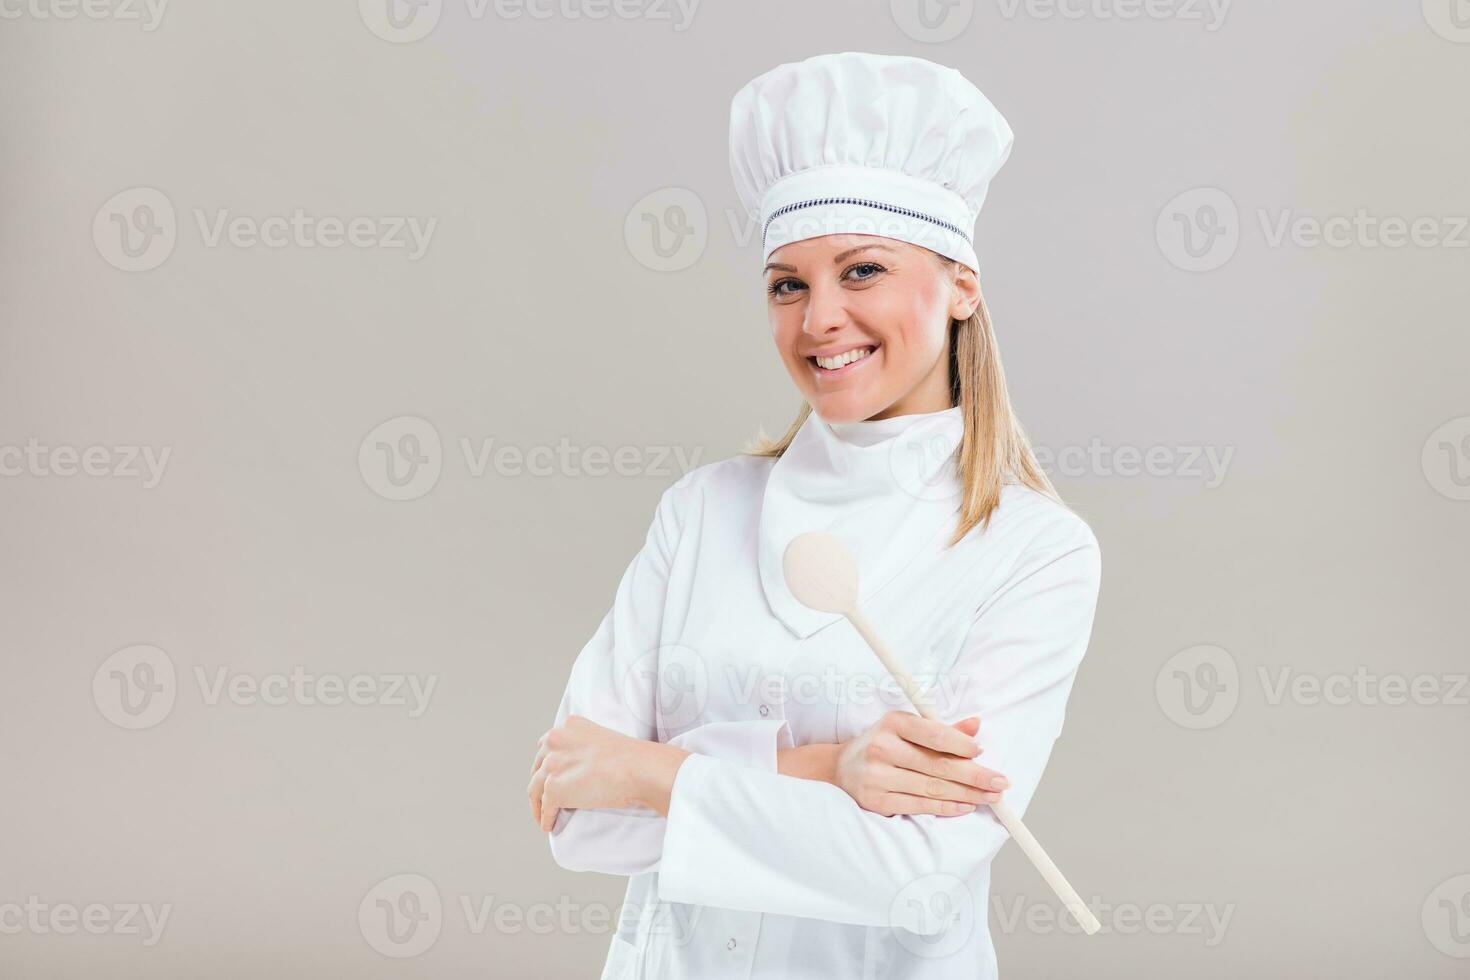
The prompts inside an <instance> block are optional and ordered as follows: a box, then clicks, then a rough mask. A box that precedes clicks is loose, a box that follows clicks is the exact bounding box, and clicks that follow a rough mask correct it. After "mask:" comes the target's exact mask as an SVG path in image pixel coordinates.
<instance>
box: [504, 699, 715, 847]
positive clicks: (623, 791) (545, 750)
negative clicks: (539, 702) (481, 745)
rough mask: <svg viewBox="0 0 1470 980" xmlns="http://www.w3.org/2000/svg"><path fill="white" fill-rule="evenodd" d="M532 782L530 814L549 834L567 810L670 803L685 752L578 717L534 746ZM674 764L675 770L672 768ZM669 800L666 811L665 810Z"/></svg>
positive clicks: (529, 793) (530, 788)
mask: <svg viewBox="0 0 1470 980" xmlns="http://www.w3.org/2000/svg"><path fill="white" fill-rule="evenodd" d="M536 746H537V748H536V761H535V762H534V763H533V764H532V769H531V784H530V786H528V787H527V789H526V793H527V795H528V796H529V797H530V800H531V816H532V817H534V818H535V820H536V822H537V823H538V824H540V826H541V829H542V830H544V831H546V832H547V833H550V832H551V829H552V827H554V826H556V816H557V814H558V813H560V812H561V810H563V809H568V810H572V809H576V808H577V807H588V808H593V807H625V806H631V805H633V804H638V803H648V804H650V805H653V806H654V807H655V809H658V808H659V807H658V804H657V802H656V801H657V800H658V799H659V797H660V796H662V797H663V798H664V799H665V801H666V800H667V790H668V786H669V785H670V784H672V782H673V773H674V772H675V771H677V769H678V763H680V762H683V761H684V760H683V757H684V756H685V755H687V754H688V753H686V752H684V751H683V750H682V749H675V748H673V747H671V746H667V745H662V744H660V743H658V742H646V741H644V740H642V739H637V738H630V737H629V736H627V735H623V734H621V733H619V732H615V731H613V730H611V729H609V728H603V727H602V726H601V725H599V724H597V723H596V722H593V721H588V720H587V719H586V718H583V717H581V716H580V715H571V716H569V717H568V718H567V720H566V721H565V722H563V723H562V724H561V725H559V726H558V727H556V728H553V729H551V730H550V731H548V732H547V733H546V734H544V735H542V736H541V738H540V739H538V740H537V743H536ZM671 766H672V768H670V767H671ZM667 806H668V804H667V802H664V804H663V809H664V810H667Z"/></svg>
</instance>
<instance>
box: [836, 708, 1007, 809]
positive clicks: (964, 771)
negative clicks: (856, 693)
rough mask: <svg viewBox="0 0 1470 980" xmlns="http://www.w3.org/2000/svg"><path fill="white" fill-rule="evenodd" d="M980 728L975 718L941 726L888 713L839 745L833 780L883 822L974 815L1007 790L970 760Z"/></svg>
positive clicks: (999, 777)
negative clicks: (915, 816) (924, 815)
mask: <svg viewBox="0 0 1470 980" xmlns="http://www.w3.org/2000/svg"><path fill="white" fill-rule="evenodd" d="M979 728H980V719H979V718H974V717H972V718H966V719H964V720H962V721H958V722H955V723H954V724H953V725H946V724H944V723H942V722H937V721H930V720H929V719H927V718H924V717H922V716H920V715H915V714H910V713H908V712H906V711H890V712H888V713H887V714H885V715H884V716H883V717H882V718H880V719H879V720H878V721H877V722H876V723H875V724H874V725H873V726H872V727H871V728H869V729H868V730H867V731H865V732H863V733H862V734H861V735H859V736H858V737H857V738H854V739H852V740H851V741H849V742H844V743H843V744H842V747H841V749H840V750H839V751H838V754H837V761H836V766H835V769H836V772H835V776H836V778H835V780H834V781H835V782H836V783H837V785H838V786H840V787H841V788H842V789H844V790H845V791H846V792H847V795H848V796H851V797H852V798H853V799H854V800H856V801H857V804H858V806H860V807H862V808H863V809H864V810H871V811H872V812H874V813H881V814H882V815H883V816H885V817H891V816H896V815H898V814H916V813H932V814H936V815H938V816H942V817H954V816H959V815H961V814H965V813H973V812H974V811H975V808H976V806H977V805H979V804H982V803H994V802H996V801H997V800H999V799H1000V798H1001V792H1002V791H1004V790H1005V788H1006V787H1007V786H1008V785H1009V783H1008V782H1006V779H1005V777H1004V776H1002V775H1001V774H1000V773H998V772H995V771H994V770H992V769H987V768H985V767H984V766H981V765H978V764H976V763H975V762H973V761H971V760H972V759H973V758H974V757H975V756H977V755H979V754H980V753H981V752H982V751H983V750H982V749H981V748H980V746H979V744H978V743H976V742H975V739H974V736H975V733H976V732H977V731H979ZM997 780H998V781H999V782H998V783H997Z"/></svg>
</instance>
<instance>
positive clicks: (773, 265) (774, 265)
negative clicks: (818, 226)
mask: <svg viewBox="0 0 1470 980" xmlns="http://www.w3.org/2000/svg"><path fill="white" fill-rule="evenodd" d="M870 248H881V249H882V250H883V251H885V252H892V251H893V249H891V248H889V247H888V246H887V245H882V244H880V243H878V242H872V243H870V244H868V245H859V246H858V247H857V248H850V249H848V250H847V251H845V252H840V253H838V254H837V255H834V256H832V262H833V264H836V263H838V262H842V261H844V260H845V259H847V258H849V257H851V256H853V255H856V254H857V253H859V252H864V251H867V250H868V249H870ZM772 269H776V270H778V271H780V272H795V271H796V266H794V265H785V264H783V263H780V262H768V263H766V267H765V268H764V269H762V270H761V275H765V274H766V273H767V272H770V271H771V270H772Z"/></svg>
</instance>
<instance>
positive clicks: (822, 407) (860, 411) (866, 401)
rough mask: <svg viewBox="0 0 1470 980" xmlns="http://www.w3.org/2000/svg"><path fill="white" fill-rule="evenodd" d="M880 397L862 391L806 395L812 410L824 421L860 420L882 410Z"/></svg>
mask: <svg viewBox="0 0 1470 980" xmlns="http://www.w3.org/2000/svg"><path fill="white" fill-rule="evenodd" d="M879 402H880V399H877V398H873V397H871V396H869V397H864V395H863V393H862V392H845V391H844V392H825V393H823V394H815V393H813V394H811V395H808V396H807V403H808V404H810V405H811V407H812V411H813V412H816V413H817V415H818V416H819V417H820V418H821V419H822V421H824V422H860V421H862V420H863V419H866V418H868V417H870V416H873V415H877V414H878V413H879V412H881V411H883V405H881V404H879Z"/></svg>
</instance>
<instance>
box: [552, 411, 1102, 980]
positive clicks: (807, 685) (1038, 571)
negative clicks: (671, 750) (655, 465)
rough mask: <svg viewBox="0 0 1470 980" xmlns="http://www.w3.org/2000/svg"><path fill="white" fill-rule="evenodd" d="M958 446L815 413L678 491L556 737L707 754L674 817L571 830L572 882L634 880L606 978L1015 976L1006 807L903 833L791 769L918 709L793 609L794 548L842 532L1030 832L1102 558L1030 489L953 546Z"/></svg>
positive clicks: (612, 820)
mask: <svg viewBox="0 0 1470 980" xmlns="http://www.w3.org/2000/svg"><path fill="white" fill-rule="evenodd" d="M962 435H963V422H962V419H961V416H960V409H959V408H958V407H956V408H951V409H947V410H945V411H941V412H932V413H925V414H918V415H904V416H897V417H894V418H890V419H881V420H875V421H857V422H839V423H828V422H825V421H823V420H822V419H821V418H820V417H818V416H817V415H816V414H815V413H812V414H811V415H809V416H808V417H807V419H806V420H805V422H804V423H803V425H802V426H801V428H800V429H799V430H798V432H797V434H796V436H795V438H794V439H793V441H792V444H791V446H790V447H788V449H787V450H786V452H785V454H784V455H783V456H781V457H780V458H777V459H772V458H769V457H757V456H736V457H734V458H731V459H727V460H723V461H720V462H717V463H712V464H708V465H705V466H702V467H699V468H697V469H694V470H692V471H690V472H689V473H687V474H685V475H684V476H683V477H682V478H680V479H679V480H678V481H677V482H675V483H674V484H673V485H672V486H670V487H669V488H668V489H667V490H665V491H664V493H663V495H662V497H661V498H660V500H659V502H658V506H657V508H656V511H655V513H654V517H653V521H652V525H651V526H650V527H649V530H648V534H647V537H646V539H645V541H644V544H643V547H642V548H641V550H640V551H639V552H638V553H637V554H636V555H635V556H634V557H633V559H632V561H631V562H630V563H629V565H628V566H627V569H626V571H625V572H624V573H623V576H622V579H621V581H620V583H619V584H618V587H617V592H616V595H615V597H614V599H613V604H612V608H611V609H610V610H609V611H608V612H607V614H606V616H604V618H603V619H602V622H601V624H600V625H599V626H598V628H597V630H596V633H595V634H594V635H593V636H592V638H591V640H590V641H589V642H588V643H587V644H586V646H585V647H584V648H583V649H582V651H581V652H580V653H579V654H578V656H577V658H576V661H575V663H574V665H573V667H572V671H571V676H570V679H569V681H568V684H567V687H566V691H565V693H564V695H563V697H562V701H561V705H560V707H559V709H558V711H557V717H556V723H557V724H561V723H562V722H563V721H564V720H565V719H566V718H567V716H568V715H572V714H577V715H582V716H584V717H587V718H590V719H591V720H592V721H595V722H597V723H598V724H600V725H604V726H606V727H608V728H611V729H614V730H617V731H620V732H622V733H624V734H626V735H630V736H633V737H636V738H642V739H651V740H657V741H661V742H667V743H669V744H672V745H678V746H680V747H682V748H684V749H687V750H689V751H690V752H692V753H694V754H693V755H691V756H689V757H688V758H687V759H686V760H685V761H684V762H683V764H682V765H681V766H680V768H679V771H678V774H677V776H676V778H675V781H674V785H673V793H672V797H671V801H670V805H669V812H668V816H667V817H663V816H660V815H658V814H657V813H655V812H654V811H652V810H649V809H646V808H642V807H630V808H624V809H581V810H565V811H563V812H562V813H561V814H560V815H559V816H558V818H557V822H556V826H555V828H554V830H553V832H552V834H551V836H550V843H551V851H552V854H553V856H554V857H555V860H556V861H557V863H558V864H560V865H561V866H562V867H565V868H569V869H572V870H585V871H599V872H603V873H606V874H615V875H625V876H628V877H629V879H630V880H629V882H628V889H627V895H626V900H625V903H624V909H623V915H622V917H621V920H620V922H619V925H618V929H617V933H616V935H615V936H614V938H613V939H612V943H611V948H610V949H609V951H608V956H607V961H606V964H605V966H604V969H603V973H602V976H603V978H604V980H625V978H644V977H648V978H652V977H658V978H681V980H682V978H688V980H767V978H769V980H798V978H806V977H811V978H817V977H820V978H823V980H832V978H844V980H845V978H861V980H870V978H960V977H964V978H967V980H972V978H975V977H982V978H989V977H995V976H997V967H996V961H995V952H994V948H993V946H992V943H991V938H990V933H989V926H988V922H987V916H986V912H987V908H988V904H989V903H988V897H989V890H990V862H991V860H992V858H994V857H995V855H996V853H997V852H998V851H999V850H1000V848H1001V846H1002V845H1004V843H1005V842H1006V840H1007V834H1006V832H1005V830H1004V828H1003V827H1002V826H1001V825H1000V823H999V822H998V821H997V820H996V819H995V817H994V816H993V815H992V814H991V812H990V810H989V808H987V807H984V806H982V807H980V809H979V810H978V811H977V812H975V813H972V814H968V815H964V816H957V817H938V816H930V815H918V816H892V817H885V816H882V815H879V814H877V813H872V812H870V811H867V810H863V809H861V808H860V807H859V806H858V805H857V804H856V802H854V801H853V799H852V798H851V797H850V796H848V794H847V793H846V792H844V791H843V790H842V789H840V788H838V787H837V786H834V785H831V784H829V783H825V782H818V781H815V780H806V779H799V778H796V777H792V776H785V775H781V774H779V773H778V772H777V765H776V758H777V755H776V753H777V750H778V749H779V748H784V747H791V746H799V745H806V744H810V743H819V742H820V743H835V742H843V741H847V740H849V739H852V738H854V737H856V736H857V735H859V734H860V733H862V732H863V731H864V730H865V729H867V728H868V727H870V726H871V725H873V724H874V723H875V722H876V721H878V720H879V719H880V718H881V717H882V716H883V715H884V714H885V713H886V712H888V711H891V710H895V709H898V710H912V706H911V705H910V704H909V703H908V702H907V701H906V700H905V699H904V698H903V696H902V695H901V693H900V692H899V690H898V688H897V686H896V685H895V684H894V683H893V682H892V681H891V680H890V679H889V678H887V676H886V674H885V673H884V672H883V670H882V667H881V665H880V664H879V663H878V661H877V659H876V657H874V655H873V653H872V651H871V650H870V649H869V648H868V647H867V646H866V644H865V643H864V642H863V641H862V639H861V638H860V637H859V636H858V634H857V633H856V631H855V630H854V629H853V628H852V626H851V624H849V623H848V622H847V621H846V620H845V619H843V618H841V617H840V616H837V615H835V614H824V613H818V612H815V611H813V610H810V609H807V608H806V607H804V606H801V605H800V603H798V602H797V601H796V600H795V598H794V597H792V596H791V594H790V593H789V592H788V591H787V590H786V588H785V583H784V581H783V580H782V578H781V574H780V556H781V552H782V551H783V550H784V548H785V545H786V542H787V541H789V540H790V539H791V537H793V536H795V535H796V534H799V533H802V532H804V531H812V530H825V531H830V532H832V533H834V534H837V535H838V536H839V537H841V538H842V539H843V540H844V542H846V543H847V544H848V545H849V547H851V548H852V550H853V551H854V553H855V555H856V556H857V559H858V562H859V569H860V587H861V592H860V595H861V604H862V608H863V610H864V612H865V614H866V615H867V617H868V618H869V619H870V620H871V621H872V622H873V623H874V625H875V627H876V628H877V629H878V631H879V632H880V633H881V634H882V635H883V636H884V638H885V639H886V640H887V642H888V645H889V646H890V647H892V648H893V650H894V652H895V654H896V655H897V656H898V658H899V659H900V660H902V661H903V662H904V663H905V664H906V666H907V669H908V672H909V673H910V674H911V675H912V676H913V677H914V678H915V680H916V681H918V682H919V684H920V685H921V686H922V687H924V688H925V689H926V691H927V694H928V699H929V700H930V702H931V703H932V704H934V705H935V706H936V707H937V708H938V709H939V711H940V713H941V716H942V717H944V718H945V719H946V720H948V721H958V720H959V719H961V718H965V717H968V716H971V715H978V716H979V717H980V720H981V721H980V730H979V735H978V741H979V742H980V744H981V746H982V747H983V748H984V750H985V751H984V754H983V755H982V756H981V758H980V761H981V762H983V764H984V765H985V766H987V767H989V768H991V769H995V770H997V771H999V772H1001V773H1004V774H1005V775H1006V777H1007V778H1008V779H1009V780H1010V787H1009V789H1007V790H1006V799H1007V800H1008V801H1009V802H1010V803H1011V805H1012V806H1013V807H1014V808H1015V810H1016V812H1017V813H1018V814H1024V813H1025V810H1026V807H1027V804H1028V803H1029V802H1030V800H1031V797H1032V795H1033V794H1034V793H1035V791H1036V788H1037V784H1038V782H1039V781H1040V779H1041V774H1042V770H1043V769H1044V768H1045V765H1046V761H1047V758H1048V757H1049V755H1050V753H1051V748H1052V744H1053V742H1054V741H1055V740H1056V738H1057V737H1058V735H1059V734H1060V732H1061V729H1062V722H1063V715H1064V711H1065V708H1066V702H1067V697H1068V695H1069V693H1070V691H1071V688H1072V684H1073V680H1074V679H1075V677H1076V674H1077V671H1078V667H1079V665H1080V663H1081V660H1082V657H1083V654H1084V652H1085V651H1086V647H1087V642H1088V637H1089V635H1090V632H1091V629H1092V621H1093V613H1094V609H1095V606H1096V602H1097V594H1098V585H1099V577H1100V558H1099V550H1098V545H1097V541H1096V539H1095V538H1094V536H1093V534H1092V532H1091V530H1090V529H1089V528H1088V527H1087V525H1086V524H1085V523H1084V522H1083V521H1082V520H1081V519H1080V518H1079V517H1078V516H1077V515H1076V514H1074V513H1073V512H1071V511H1070V510H1068V509H1067V508H1065V507H1064V506H1062V505H1060V504H1058V503H1057V502H1055V501H1054V500H1051V499H1050V498H1048V497H1046V496H1045V495H1044V494H1041V493H1038V492H1036V491H1033V490H1031V489H1028V488H1025V487H1022V486H1019V485H1014V484H1012V485H1007V486H1006V488H1005V490H1004V492H1003V493H1002V496H1001V502H1000V506H999V507H998V508H997V510H996V511H995V513H994V514H993V515H992V517H991V520H990V524H989V526H988V527H987V528H984V529H982V528H980V527H976V528H974V529H972V530H971V531H970V532H969V533H968V534H967V535H966V536H965V537H964V538H963V539H961V540H960V541H959V542H958V543H956V544H954V545H953V546H948V542H949V540H950V537H951V536H952V534H953V532H954V530H955V526H956V521H957V520H958V515H959V494H960V487H959V484H958V482H957V478H956V474H955V466H954V463H955V459H956V452H955V450H956V448H957V447H958V445H959V442H960V439H961V437H962Z"/></svg>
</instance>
